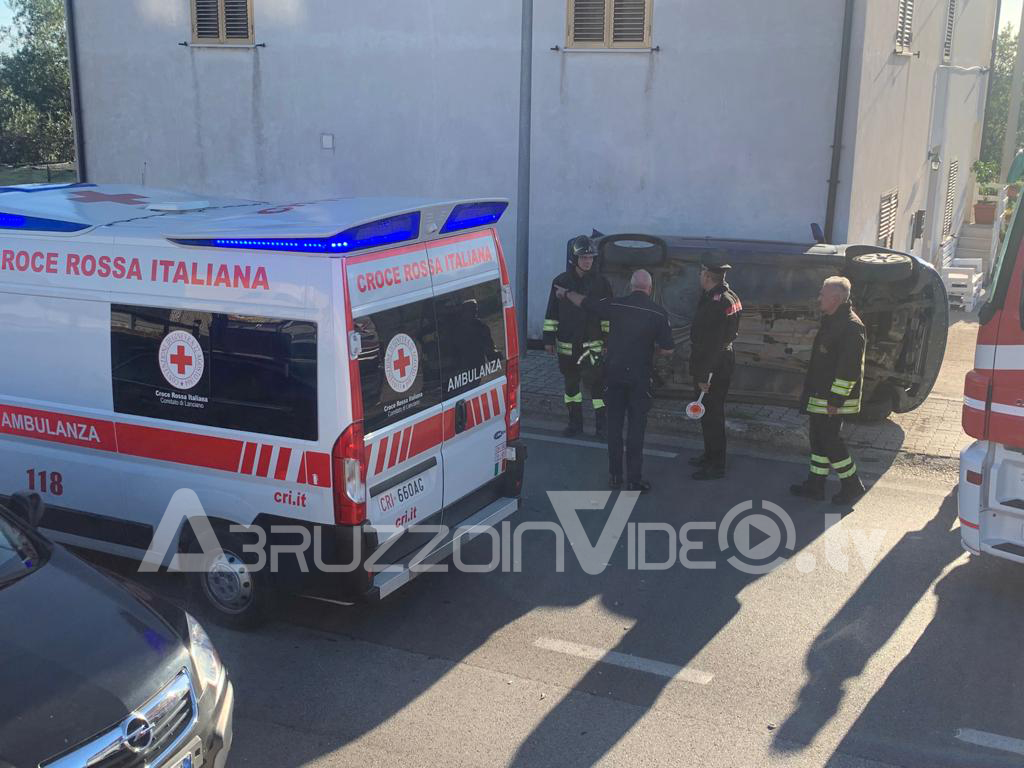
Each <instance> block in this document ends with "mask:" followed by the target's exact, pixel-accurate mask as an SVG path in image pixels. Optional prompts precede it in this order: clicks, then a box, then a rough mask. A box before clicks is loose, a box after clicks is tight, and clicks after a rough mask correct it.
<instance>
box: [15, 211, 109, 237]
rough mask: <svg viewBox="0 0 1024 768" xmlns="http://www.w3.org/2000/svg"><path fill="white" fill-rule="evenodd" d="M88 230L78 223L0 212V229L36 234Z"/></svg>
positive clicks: (86, 225)
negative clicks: (26, 231) (19, 230)
mask: <svg viewBox="0 0 1024 768" xmlns="http://www.w3.org/2000/svg"><path fill="white" fill-rule="evenodd" d="M88 228H89V225H88V224H82V223H81V222H78V221H60V220H58V219H37V218H35V217H33V216H22V215H20V214H17V213H3V212H0V229H24V230H31V231H34V232H80V231H82V230H83V229H88Z"/></svg>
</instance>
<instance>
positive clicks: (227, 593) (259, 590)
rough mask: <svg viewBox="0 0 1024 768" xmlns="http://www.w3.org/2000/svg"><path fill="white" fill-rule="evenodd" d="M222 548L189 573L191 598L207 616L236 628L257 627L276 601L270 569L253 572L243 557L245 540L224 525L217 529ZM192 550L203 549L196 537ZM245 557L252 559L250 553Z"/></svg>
mask: <svg viewBox="0 0 1024 768" xmlns="http://www.w3.org/2000/svg"><path fill="white" fill-rule="evenodd" d="M214 531H215V533H216V534H217V540H218V541H219V542H220V546H221V551H220V552H216V553H214V554H213V555H211V556H210V557H209V559H208V563H207V567H206V568H204V569H203V571H202V572H201V573H190V574H188V576H189V581H190V584H189V587H190V592H191V594H190V600H189V602H190V603H191V604H193V605H197V606H198V610H200V611H201V612H202V613H203V614H204V615H205V616H207V617H209V618H210V619H212V620H214V621H216V622H217V623H219V624H222V625H224V626H227V627H231V628H233V629H255V628H257V627H259V626H262V625H263V624H264V623H266V621H267V620H268V619H269V618H270V615H271V613H272V612H273V608H274V605H275V603H276V599H275V593H274V589H273V585H272V584H271V583H270V574H269V571H268V569H267V568H262V569H260V570H259V571H250V570H249V569H248V567H247V564H246V562H245V560H243V553H244V552H245V550H244V549H243V547H244V545H245V543H246V542H245V541H243V540H242V539H241V538H240V537H238V536H236V535H235V534H233V533H231V532H230V531H228V530H227V529H224V528H218V527H215V528H214ZM188 551H189V552H190V553H199V552H201V551H202V548H201V547H200V546H199V544H198V542H197V541H196V540H195V538H194V537H193V538H192V539H191V541H190V542H189V543H188ZM246 559H249V560H251V559H252V557H251V556H247V558H246Z"/></svg>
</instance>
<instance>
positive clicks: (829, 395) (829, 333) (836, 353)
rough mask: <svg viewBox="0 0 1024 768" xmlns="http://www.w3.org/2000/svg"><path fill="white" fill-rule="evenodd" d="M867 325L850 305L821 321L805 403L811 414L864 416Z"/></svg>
mask: <svg viewBox="0 0 1024 768" xmlns="http://www.w3.org/2000/svg"><path fill="white" fill-rule="evenodd" d="M866 343H867V336H866V334H865V331H864V323H863V322H862V321H861V319H860V318H859V317H857V313H856V312H854V311H853V307H852V306H850V304H849V303H846V304H843V305H841V306H840V307H839V309H837V310H836V311H835V312H834V313H833V314H831V315H825V316H823V317H822V319H821V329H820V330H819V331H818V335H817V336H815V337H814V346H813V348H812V350H811V363H810V366H809V367H808V369H807V378H806V380H805V381H804V392H803V397H802V398H801V402H802V403H803V407H804V410H805V411H806V412H807V413H818V414H822V413H828V407H829V406H830V405H832V406H835V407H836V409H837V412H838V413H839V414H842V415H848V414H852V413H860V404H861V394H862V388H863V386H864V348H865V346H866Z"/></svg>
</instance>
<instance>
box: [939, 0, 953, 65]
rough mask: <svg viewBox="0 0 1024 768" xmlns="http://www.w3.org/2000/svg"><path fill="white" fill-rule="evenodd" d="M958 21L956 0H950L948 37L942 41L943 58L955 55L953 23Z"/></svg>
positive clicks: (947, 23) (947, 26)
mask: <svg viewBox="0 0 1024 768" xmlns="http://www.w3.org/2000/svg"><path fill="white" fill-rule="evenodd" d="M955 23H956V0H949V13H948V15H947V16H946V37H945V39H944V40H943V43H942V58H944V59H945V60H946V61H949V59H950V58H951V57H952V56H953V25H954V24H955Z"/></svg>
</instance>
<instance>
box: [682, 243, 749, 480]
mask: <svg viewBox="0 0 1024 768" xmlns="http://www.w3.org/2000/svg"><path fill="white" fill-rule="evenodd" d="M730 269H732V267H731V266H730V265H729V264H725V263H722V262H720V261H719V262H716V261H715V260H714V259H713V258H712V257H710V256H708V257H705V259H704V262H703V264H702V265H701V270H700V287H701V290H702V291H703V293H702V294H701V297H700V302H699V303H698V304H697V312H696V314H695V315H694V318H693V325H692V326H691V327H690V344H691V346H690V374H691V375H692V376H693V387H694V396H695V397H699V396H700V393H701V392H703V393H704V400H703V403H704V409H705V410H704V416H703V417H702V418H701V420H700V426H701V431H702V432H703V434H704V453H702V454H701V455H700V456H695V457H694V458H692V459H690V466H693V467H697V468H698V469H697V471H696V472H694V474H693V479H694V480H717V479H718V478H721V477H725V398H726V396H727V395H728V394H729V384H730V383H731V380H732V372H733V368H734V367H735V365H736V356H735V354H734V352H733V348H732V343H733V342H734V341H735V340H736V335H737V333H738V332H739V327H740V317H741V316H742V314H743V304H742V303H741V302H740V299H739V296H737V295H736V294H735V293H734V292H733V291H732V289H731V288H729V284H728V283H727V282H726V281H725V274H726V272H728V271H729V270H730Z"/></svg>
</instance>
